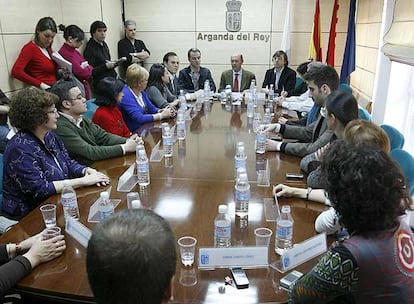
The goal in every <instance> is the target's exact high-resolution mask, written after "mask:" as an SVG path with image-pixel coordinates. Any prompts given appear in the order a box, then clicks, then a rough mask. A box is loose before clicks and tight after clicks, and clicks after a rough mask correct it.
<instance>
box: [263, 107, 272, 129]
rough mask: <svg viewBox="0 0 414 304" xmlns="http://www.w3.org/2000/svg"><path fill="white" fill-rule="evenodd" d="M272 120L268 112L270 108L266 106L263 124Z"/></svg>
mask: <svg viewBox="0 0 414 304" xmlns="http://www.w3.org/2000/svg"><path fill="white" fill-rule="evenodd" d="M271 122H272V113H270V108H266V110H265V114H264V118H263V123H264V124H265V125H267V124H270V123H271Z"/></svg>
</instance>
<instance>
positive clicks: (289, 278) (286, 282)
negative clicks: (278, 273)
mask: <svg viewBox="0 0 414 304" xmlns="http://www.w3.org/2000/svg"><path fill="white" fill-rule="evenodd" d="M302 276H303V273H301V272H299V271H297V270H293V271H292V272H290V273H289V274H287V275H285V276H284V277H283V278H281V279H280V287H282V288H284V289H287V290H289V289H290V287H292V285H293V283H295V282H296V281H297V280H299V279H300V278H301V277H302Z"/></svg>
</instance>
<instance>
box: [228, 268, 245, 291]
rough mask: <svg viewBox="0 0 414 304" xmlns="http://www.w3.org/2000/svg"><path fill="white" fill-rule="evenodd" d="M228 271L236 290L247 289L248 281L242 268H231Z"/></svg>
mask: <svg viewBox="0 0 414 304" xmlns="http://www.w3.org/2000/svg"><path fill="white" fill-rule="evenodd" d="M230 271H231V275H232V276H233V280H234V283H235V284H236V287H237V289H243V288H248V287H249V279H248V278H247V276H246V273H245V272H244V270H243V269H242V268H231V269H230Z"/></svg>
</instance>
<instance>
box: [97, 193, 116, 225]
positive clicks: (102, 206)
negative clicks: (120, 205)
mask: <svg viewBox="0 0 414 304" xmlns="http://www.w3.org/2000/svg"><path fill="white" fill-rule="evenodd" d="M98 211H99V220H101V221H103V220H104V219H106V218H107V217H109V216H110V215H112V214H114V212H115V211H114V205H113V204H112V203H111V201H110V200H109V193H108V192H106V191H103V192H101V194H100V198H99V205H98Z"/></svg>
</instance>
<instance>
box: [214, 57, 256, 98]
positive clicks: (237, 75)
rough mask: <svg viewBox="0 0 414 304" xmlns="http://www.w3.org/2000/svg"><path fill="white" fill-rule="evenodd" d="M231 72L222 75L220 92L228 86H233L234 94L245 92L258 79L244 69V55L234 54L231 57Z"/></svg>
mask: <svg viewBox="0 0 414 304" xmlns="http://www.w3.org/2000/svg"><path fill="white" fill-rule="evenodd" d="M230 62H231V70H227V71H224V72H223V73H221V79H220V87H219V92H220V91H222V90H224V88H225V87H226V85H231V90H232V91H233V92H243V91H244V90H247V89H249V88H250V83H251V81H252V80H253V79H256V76H255V75H254V73H252V72H250V71H247V70H245V69H242V64H243V62H244V61H243V55H242V54H233V55H232V56H231V57H230Z"/></svg>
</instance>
